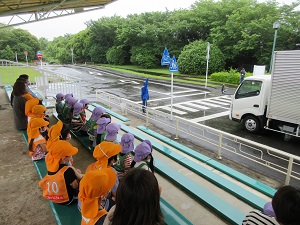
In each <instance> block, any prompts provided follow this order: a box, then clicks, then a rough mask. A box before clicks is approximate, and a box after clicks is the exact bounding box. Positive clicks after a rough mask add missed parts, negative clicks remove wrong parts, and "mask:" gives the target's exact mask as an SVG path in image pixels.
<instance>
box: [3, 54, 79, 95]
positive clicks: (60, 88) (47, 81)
mask: <svg viewBox="0 0 300 225" xmlns="http://www.w3.org/2000/svg"><path fill="white" fill-rule="evenodd" d="M0 66H3V67H7V68H9V69H8V70H7V71H6V72H5V74H1V76H0V84H1V85H12V84H13V83H14V82H15V76H11V75H12V74H14V75H15V74H16V73H17V72H16V71H17V70H16V68H18V67H23V68H31V69H35V70H38V71H39V72H40V73H41V75H42V76H40V77H36V79H35V85H36V88H37V89H38V90H39V91H41V93H42V94H43V95H44V96H45V97H47V96H55V95H56V94H57V93H60V92H61V93H64V94H67V93H73V95H74V96H76V98H79V99H81V97H82V95H81V79H80V78H78V77H73V76H70V75H65V74H61V73H56V72H53V71H50V70H47V67H48V68H49V67H54V66H52V65H47V66H43V68H41V67H40V66H30V65H26V64H22V63H17V62H13V61H10V60H6V59H0ZM29 71H30V70H29ZM26 73H27V72H26ZM28 73H30V72H28ZM1 78H2V79H1ZM33 86H34V85H33Z"/></svg>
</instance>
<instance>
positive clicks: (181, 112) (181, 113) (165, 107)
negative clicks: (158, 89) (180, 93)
mask: <svg viewBox="0 0 300 225" xmlns="http://www.w3.org/2000/svg"><path fill="white" fill-rule="evenodd" d="M161 109H165V110H167V111H170V112H171V107H169V106H163V107H161ZM172 112H173V113H177V114H179V115H184V114H187V113H186V112H183V111H180V110H177V109H174V107H173V109H172Z"/></svg>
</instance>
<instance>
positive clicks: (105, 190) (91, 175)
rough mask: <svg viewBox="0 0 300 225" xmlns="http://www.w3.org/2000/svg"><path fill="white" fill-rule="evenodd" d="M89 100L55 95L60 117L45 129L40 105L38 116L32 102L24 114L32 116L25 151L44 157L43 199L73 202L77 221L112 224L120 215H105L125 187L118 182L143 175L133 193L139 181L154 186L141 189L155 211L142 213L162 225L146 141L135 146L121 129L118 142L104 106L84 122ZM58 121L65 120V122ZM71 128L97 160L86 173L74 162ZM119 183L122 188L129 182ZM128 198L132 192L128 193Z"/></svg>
mask: <svg viewBox="0 0 300 225" xmlns="http://www.w3.org/2000/svg"><path fill="white" fill-rule="evenodd" d="M88 104H89V102H88V100H86V99H83V100H81V101H79V102H78V100H77V99H75V98H74V97H73V96H72V95H71V94H69V95H65V96H64V95H63V94H61V93H59V94H57V95H56V110H57V113H58V115H59V117H60V118H62V120H59V121H58V122H57V123H56V124H54V125H52V126H51V127H50V128H49V122H48V121H46V120H45V119H47V118H46V117H45V118H44V117H43V116H44V115H45V110H46V109H45V108H43V110H37V111H39V112H40V111H42V113H41V114H40V117H38V118H37V116H36V115H35V114H34V113H33V111H34V112H35V111H36V110H33V108H34V107H36V106H34V107H32V109H31V110H30V109H28V111H30V114H28V115H31V117H30V121H29V124H28V128H27V133H28V141H29V152H30V154H31V157H32V160H39V159H42V158H45V163H46V167H47V171H48V173H47V175H46V176H45V177H44V178H43V179H42V180H41V181H40V182H39V185H40V187H41V189H42V190H43V197H44V198H46V199H48V200H50V201H52V202H54V203H57V204H64V205H69V204H73V203H74V202H77V204H78V209H79V210H80V211H81V214H82V221H81V224H103V223H104V221H105V220H106V222H105V224H117V223H114V222H113V221H114V220H115V221H117V220H119V219H120V218H119V216H124V215H122V214H120V215H115V213H111V214H110V216H109V217H107V218H106V215H107V213H108V211H109V210H110V209H111V208H112V207H113V206H114V207H113V208H112V211H114V210H117V209H118V205H117V204H116V202H118V201H117V200H118V197H117V196H118V191H120V192H122V191H124V190H119V187H121V183H122V182H125V183H128V182H132V181H130V179H131V178H130V177H132V176H137V175H138V176H140V174H144V175H143V177H148V179H147V180H144V181H142V180H143V178H140V179H141V182H140V183H136V185H137V187H136V192H138V191H139V190H141V189H142V187H140V186H139V185H143V186H144V185H145V184H143V182H144V183H146V184H147V183H148V184H147V185H150V186H152V185H154V187H150V186H149V190H144V191H145V192H147V193H152V194H153V195H154V194H155V195H156V197H155V196H153V197H152V198H155V201H153V200H151V199H149V200H151V201H152V203H151V204H154V205H153V207H155V210H154V211H151V212H146V213H148V214H149V213H150V214H151V213H154V212H155V213H156V214H157V213H158V215H159V216H156V215H151V217H153V218H152V219H151V220H153V221H154V222H153V223H150V224H163V217H162V213H161V210H160V206H159V196H160V192H161V187H160V186H159V185H158V183H157V180H156V178H155V176H154V166H153V157H152V145H151V142H150V141H149V140H145V141H143V142H142V143H140V144H139V145H137V146H136V148H135V147H134V136H133V135H132V134H130V133H125V134H123V135H122V138H121V142H120V143H119V142H118V140H117V135H118V131H119V130H120V125H118V124H115V123H112V122H111V118H110V116H109V115H107V114H105V110H103V109H102V108H101V107H96V108H95V109H94V110H93V112H92V116H91V117H90V118H89V119H88V120H87V118H86V114H85V109H86V108H87V107H88ZM32 105H34V104H32ZM39 108H41V107H39ZM62 121H64V122H67V121H69V124H67V123H64V122H62ZM71 129H72V130H73V131H74V132H81V133H82V134H86V135H89V137H90V140H91V141H93V143H94V151H93V156H94V158H95V159H96V161H95V162H94V163H92V164H90V165H89V166H88V167H87V168H86V171H85V172H81V170H79V169H78V168H76V167H75V166H74V162H73V156H74V155H75V154H76V153H77V152H78V149H77V148H76V147H74V146H72V144H71V143H70V139H71V134H70V131H71ZM141 170H143V171H141ZM127 174H128V176H127ZM130 174H131V175H130ZM127 177H128V178H127ZM149 177H150V178H149ZM128 179H129V180H128ZM150 182H151V183H150ZM123 186H124V188H126V187H127V186H128V185H123ZM143 188H145V187H143ZM128 194H129V193H128ZM135 194H137V193H135ZM144 197H147V196H146V195H145V196H144ZM129 198H135V196H131V194H130V196H129ZM119 204H120V206H119V207H120V208H121V207H122V201H120V200H119ZM139 204H140V203H139V202H136V206H135V207H136V208H137V210H138V208H140V207H141V205H139ZM135 207H134V208H135ZM124 224H126V223H124ZM128 224H131V223H128ZM137 224H142V223H139V222H138V223H137Z"/></svg>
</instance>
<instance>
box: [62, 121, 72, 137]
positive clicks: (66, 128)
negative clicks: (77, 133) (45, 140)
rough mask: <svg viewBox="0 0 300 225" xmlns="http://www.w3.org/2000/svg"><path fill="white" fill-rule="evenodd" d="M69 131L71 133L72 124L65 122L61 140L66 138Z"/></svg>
mask: <svg viewBox="0 0 300 225" xmlns="http://www.w3.org/2000/svg"><path fill="white" fill-rule="evenodd" d="M69 133H70V126H69V125H68V124H65V123H64V124H63V127H62V129H61V131H60V140H66V139H67V136H68V134H69Z"/></svg>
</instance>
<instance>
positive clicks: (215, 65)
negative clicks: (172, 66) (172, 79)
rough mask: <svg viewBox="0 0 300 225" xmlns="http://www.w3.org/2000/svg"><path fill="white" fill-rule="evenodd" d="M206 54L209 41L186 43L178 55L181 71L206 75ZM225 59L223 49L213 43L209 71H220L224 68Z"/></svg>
mask: <svg viewBox="0 0 300 225" xmlns="http://www.w3.org/2000/svg"><path fill="white" fill-rule="evenodd" d="M206 55H207V42H204V41H202V40H198V41H194V42H191V43H190V44H188V45H186V46H185V47H184V48H183V50H182V51H181V53H180V55H179V57H178V68H179V71H180V73H184V74H195V75H197V74H200V75H204V74H205V73H206V62H207V60H206ZM224 59H225V58H224V55H223V53H222V52H221V50H220V49H219V48H218V47H217V46H215V45H213V44H211V45H210V59H209V67H208V73H209V74H211V73H214V72H218V71H220V70H221V69H222V68H224V65H225V60H224Z"/></svg>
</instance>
